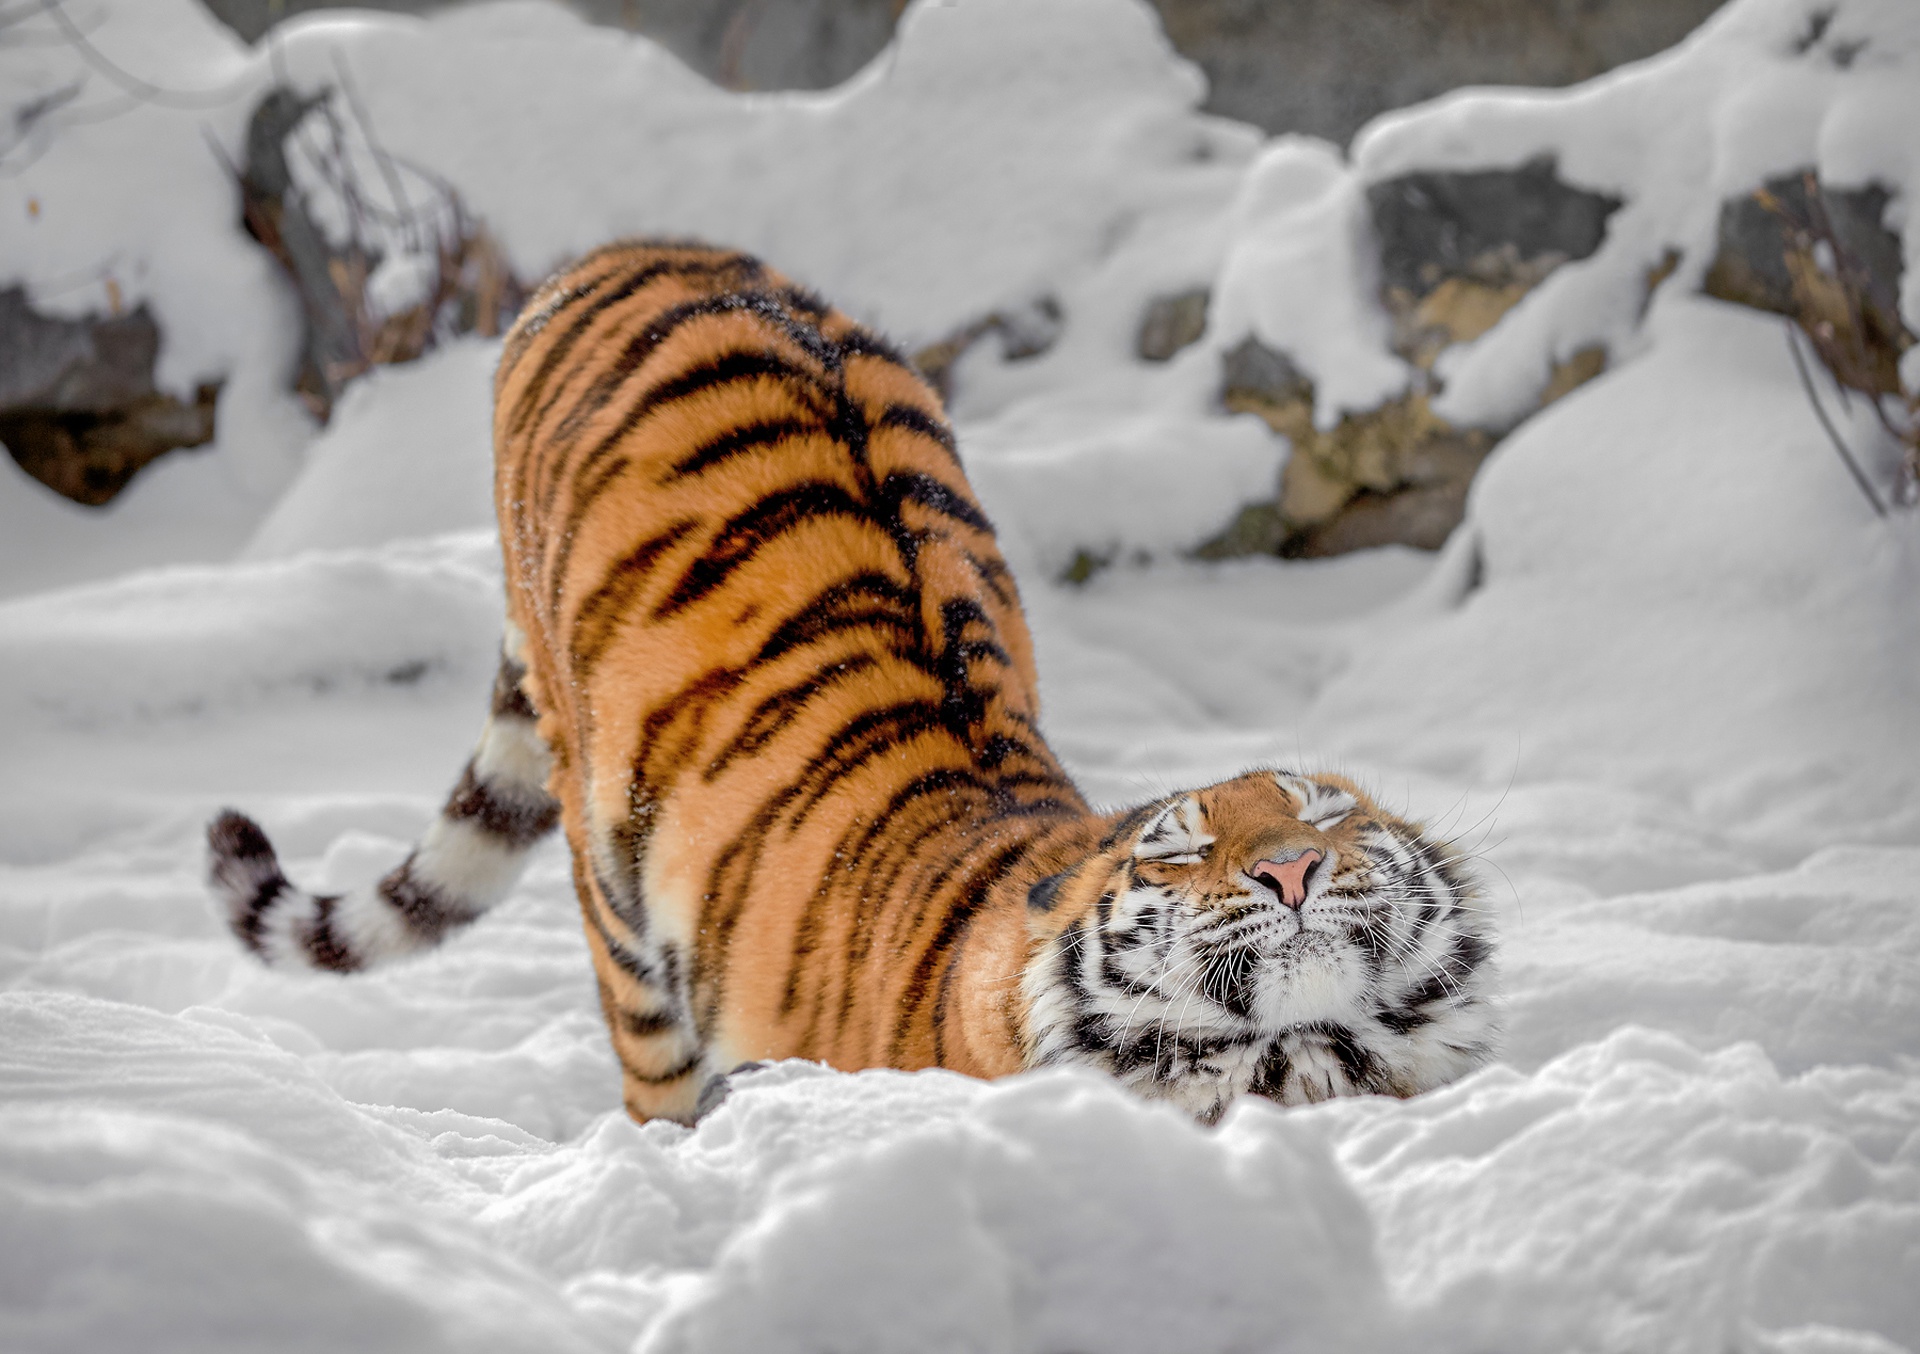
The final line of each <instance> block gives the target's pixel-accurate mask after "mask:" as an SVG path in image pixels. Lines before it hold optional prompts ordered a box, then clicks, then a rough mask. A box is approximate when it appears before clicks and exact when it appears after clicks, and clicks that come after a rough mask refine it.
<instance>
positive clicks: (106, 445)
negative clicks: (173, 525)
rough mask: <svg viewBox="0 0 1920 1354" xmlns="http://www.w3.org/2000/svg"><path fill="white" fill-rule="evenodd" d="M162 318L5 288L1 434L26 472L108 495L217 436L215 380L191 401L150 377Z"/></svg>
mask: <svg viewBox="0 0 1920 1354" xmlns="http://www.w3.org/2000/svg"><path fill="white" fill-rule="evenodd" d="M159 353H160V327H159V325H158V324H157V323H155V321H154V318H153V316H152V314H151V313H149V312H148V310H147V308H146V307H145V306H141V307H140V308H139V309H137V310H135V311H134V312H133V313H132V314H129V315H106V316H97V317H96V316H90V317H87V318H84V319H77V320H70V319H62V318H60V317H58V316H50V315H42V314H40V313H39V312H38V311H36V310H35V309H34V308H33V306H32V304H31V303H30V302H29V301H28V299H27V294H26V292H25V291H24V290H23V289H21V288H19V287H12V288H8V289H6V290H4V291H0V442H4V443H5V444H6V448H7V451H8V453H9V454H10V455H12V457H13V459H14V461H15V462H16V463H17V464H18V465H19V466H20V468H21V469H22V470H24V471H26V472H27V473H28V474H29V475H31V476H33V477H34V478H35V479H37V480H39V481H40V482H41V483H42V484H45V485H46V486H47V487H48V488H50V489H52V490H54V491H55V492H56V493H59V494H62V495H64V496H65V497H67V498H70V499H72V500H74V501H75V502H76V503H85V504H88V505H90V506H96V507H97V506H99V505H101V504H104V503H106V502H108V501H110V500H111V499H112V498H113V497H114V496H115V495H117V494H118V493H119V492H120V491H121V490H122V489H124V488H125V487H126V486H127V483H128V482H129V481H130V480H132V478H133V477H134V475H136V474H137V473H139V471H140V470H141V469H142V468H143V467H145V466H147V465H149V464H151V463H152V462H153V461H154V460H156V459H157V458H158V457H160V456H162V455H164V454H166V453H167V452H169V451H172V450H174V449H176V448H179V447H193V446H200V445H201V444H203V443H206V442H209V441H211V440H212V439H213V432H214V406H215V402H216V401H217V399H218V394H219V392H218V388H217V387H215V386H205V387H202V388H201V389H200V390H199V391H198V392H196V395H195V398H194V400H193V402H192V403H187V402H184V401H182V400H178V399H175V398H174V397H173V396H170V395H167V394H164V393H162V392H161V391H159V390H158V389H156V388H155V386H154V380H153V368H154V361H155V359H156V358H157V357H158V356H159Z"/></svg>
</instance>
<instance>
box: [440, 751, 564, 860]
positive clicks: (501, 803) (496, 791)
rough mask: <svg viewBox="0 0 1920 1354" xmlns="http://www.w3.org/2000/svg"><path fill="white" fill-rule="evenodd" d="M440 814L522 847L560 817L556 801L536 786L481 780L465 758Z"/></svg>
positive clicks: (547, 831) (535, 839)
mask: <svg viewBox="0 0 1920 1354" xmlns="http://www.w3.org/2000/svg"><path fill="white" fill-rule="evenodd" d="M440 814H441V816H442V817H443V818H448V819H451V820H453V821H454V822H456V823H474V824H476V825H478V826H479V828H480V829H481V830H482V831H483V832H486V833H487V834H488V835H489V836H493V837H497V838H499V839H500V841H501V843H502V844H504V845H506V846H508V847H511V848H513V849H514V850H524V849H526V848H527V847H529V846H532V845H533V844H534V843H535V842H537V841H539V840H540V839H541V838H542V837H544V836H546V835H547V834H548V833H549V832H551V831H553V829H554V825H555V824H557V823H558V822H559V821H560V803H559V801H558V800H556V799H554V798H552V797H551V796H550V795H548V794H547V793H546V791H545V790H542V789H539V788H538V787H531V786H530V787H518V786H516V787H512V788H509V787H506V786H501V785H496V784H493V783H492V782H490V781H485V780H482V779H481V778H480V776H479V774H478V773H477V772H475V770H474V767H473V763H472V762H468V763H467V767H466V770H464V771H462V772H461V773H460V780H459V782H458V783H457V784H455V785H454V787H453V793H452V794H451V795H449V796H448V797H447V804H446V807H445V808H443V809H442V810H441V811H440Z"/></svg>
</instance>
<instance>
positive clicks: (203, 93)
mask: <svg viewBox="0 0 1920 1354" xmlns="http://www.w3.org/2000/svg"><path fill="white" fill-rule="evenodd" d="M40 8H41V10H42V11H43V12H44V13H45V14H46V15H47V16H48V17H49V18H51V19H52V20H53V22H54V25H55V26H56V27H57V28H59V30H60V34H61V36H62V37H63V38H65V39H66V43H67V45H68V46H69V47H71V48H73V50H74V51H76V52H78V53H79V54H80V59H81V60H83V61H85V62H86V63H87V64H88V65H89V66H91V67H93V69H94V70H96V71H98V72H99V73H100V74H101V75H103V76H105V77H106V78H107V80H108V82H109V83H111V84H113V85H116V86H118V87H119V88H120V89H122V90H124V91H125V92H126V93H128V94H131V95H133V96H134V97H135V98H137V99H139V100H141V101H142V102H145V103H152V104H158V105H160V106H161V107H162V108H181V109H190V110H196V109H206V108H218V107H219V106H220V105H221V104H223V103H229V102H231V101H232V100H233V97H234V95H235V94H236V93H237V92H238V91H237V89H236V88H235V87H234V86H231V85H230V86H228V87H227V88H225V89H221V90H179V89H164V88H162V87H161V86H159V85H156V84H154V83H153V82H152V81H150V80H142V79H141V78H140V77H139V76H137V75H135V74H133V73H132V72H130V71H127V70H123V69H122V68H121V67H120V66H118V65H116V64H115V63H114V62H113V61H112V60H111V59H110V58H109V57H108V56H107V55H106V54H105V53H104V52H102V51H101V50H100V49H99V48H98V47H95V46H94V45H93V43H92V42H91V41H89V40H88V38H87V35H86V34H85V33H82V32H81V31H80V29H79V26H78V25H77V24H75V23H74V21H73V20H72V19H71V18H70V17H69V16H68V14H67V12H66V10H64V9H62V8H61V7H60V0H40Z"/></svg>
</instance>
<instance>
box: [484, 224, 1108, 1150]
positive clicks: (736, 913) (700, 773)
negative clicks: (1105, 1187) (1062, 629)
mask: <svg viewBox="0 0 1920 1354" xmlns="http://www.w3.org/2000/svg"><path fill="white" fill-rule="evenodd" d="M587 354H592V355H594V356H593V357H592V360H583V358H584V356H585V355H587ZM496 395H497V399H496V426H495V441H496V463H497V470H496V474H497V481H496V489H497V501H498V505H499V511H500V530H501V538H502V541H503V543H504V545H505V553H506V559H507V571H508V599H509V600H508V605H509V612H510V617H511V619H512V621H513V622H514V623H515V624H517V625H518V626H519V627H520V629H521V631H522V632H523V633H524V634H525V636H526V640H527V643H526V655H527V665H528V668H529V678H528V682H527V686H528V693H529V695H530V696H531V698H532V701H533V704H534V706H535V707H536V708H537V709H538V710H539V711H540V722H539V730H540V733H541V734H542V735H543V737H544V739H545V741H546V742H547V744H548V745H549V746H550V747H551V748H552V749H553V751H554V756H555V759H556V767H555V771H554V774H553V779H552V782H551V784H552V786H553V789H554V792H555V794H556V795H557V797H558V799H559V801H560V805H561V814H562V823H563V825H564V827H565V829H566V833H567V838H568V842H569V844H570V845H571V847H572V849H573V854H574V860H575V869H576V875H577V882H578V885H579V892H580V898H581V906H582V908H583V909H584V911H585V913H586V921H587V932H588V936H589V941H590V944H591V947H592V951H593V958H594V962H595V965H596V967H597V969H598V971H599V977H600V983H601V992H602V1000H603V1003H604V1005H605V1007H606V1010H607V1015H608V1021H609V1024H610V1026H611V1027H612V1029H613V1031H614V1040H615V1044H616V1047H617V1049H618V1051H619V1053H620V1057H621V1061H622V1063H623V1065H624V1066H625V1068H626V1069H627V1098H628V1102H629V1104H630V1105H631V1106H632V1107H633V1108H634V1109H635V1110H636V1111H637V1112H640V1113H643V1114H658V1113H668V1114H675V1115H679V1116H682V1117H684V1116H685V1115H686V1114H687V1113H688V1112H689V1111H690V1109H691V1108H692V1100H691V1097H697V1094H698V1091H699V1088H700V1086H701V1084H703V1083H704V1081H705V1080H706V1079H707V1078H710V1077H712V1076H714V1075H716V1074H718V1073H724V1072H725V1071H726V1070H727V1069H728V1068H730V1067H731V1066H733V1065H735V1064H737V1063H739V1062H742V1061H747V1060H752V1059H760V1058H776V1057H787V1056H800V1057H808V1058H817V1059H822V1060H825V1061H828V1062H831V1063H833V1064H834V1065H836V1066H839V1067H842V1068H858V1067H865V1066H882V1065H884V1066H895V1067H916V1066H929V1065H945V1066H950V1067H955V1068H957V1069H959V1070H962V1071H969V1072H974V1073H976V1074H979V1075H997V1074H1000V1073H1004V1072H1011V1071H1015V1070H1018V1068H1019V1067H1020V1066H1021V1060H1022V1053H1023V1050H1022V1044H1021V1035H1020V1030H1019V1024H1018V1018H1017V1013H1016V1012H1015V1011H1014V1009H1013V1007H1012V1003H1013V1002H1014V1001H1015V1000H1016V999H1017V997H1018V992H1017V988H1018V974H1019V972H1020V970H1021V967H1022V965H1023V963H1024V962H1025V959H1026V955H1027V947H1028V938H1027V935H1026V930H1025V922H1024V917H1023V916H1022V913H1021V910H1020V909H1019V908H1018V907H1017V906H1013V907H1008V906H1005V905H1004V900H1002V899H1000V898H999V897H998V894H1000V893H1004V892H1005V889H1004V888H999V889H996V885H1003V884H1004V876H1005V875H1006V874H1007V872H1008V866H1009V864H1010V863H1012V862H1013V861H1014V860H1015V859H1016V858H1024V857H1025V856H1026V855H1027V854H1028V853H1029V852H1030V850H1031V848H1032V847H1033V846H1034V845H1035V838H1036V837H1038V836H1045V835H1051V834H1050V832H1049V830H1050V829H1051V832H1052V833H1058V832H1060V831H1061V830H1062V829H1068V828H1070V827H1072V826H1074V825H1080V824H1083V823H1084V822H1085V820H1086V818H1087V809H1086V806H1085V804H1084V803H1083V802H1082V800H1081V798H1080V796H1079V794H1078V792H1077V791H1076V790H1075V789H1074V787H1073V785H1072V783H1071V782H1070V781H1069V780H1068V779H1067V777H1066V776H1065V774H1064V773H1063V772H1062V771H1061V769H1060V767H1059V765H1058V764H1057V763H1056V761H1055V760H1054V758H1053V756H1052V754H1051V753H1050V752H1049V751H1048V749H1047V747H1046V745H1045V743H1044V742H1043V741H1042V740H1041V739H1040V738H1039V736H1038V733H1037V730H1036V726H1035V719H1036V714H1037V710H1038V697H1037V691H1036V683H1035V676H1034V668H1033V658H1032V646H1031V640H1030V638H1029V635H1028V632H1027V629H1026V624H1025V621H1024V619H1023V618H1022V615H1021V611H1020V606H1019V600H1018V597H1017V594H1016V592H1015V588H1014V583H1013V579H1012V577H1011V575H1010V574H1009V573H1008V571H1007V568H1006V565H1005V564H1004V562H1003V561H1002V560H1001V557H1000V554H999V551H998V549H997V547H996V545H995V543H994V538H993V533H992V529H991V527H990V526H989V525H988V523H987V520H986V518H985V516H984V515H983V514H982V513H981V511H980V509H979V506H978V504H977V503H976V502H975V500H974V498H973V496H972V493H971V491H970V489H969V487H968V485H967V482H966V479H965V478H964V476H963V475H962V474H961V472H960V469H959V464H958V461H957V459H956V456H955V453H954V445H953V438H952V434H951V432H950V431H949V429H948V427H947V424H946V421H945V418H944V416H943V414H942V412H941V409H940V405H939V402H938V399H937V397H935V396H934V394H933V393H932V392H931V391H930V390H929V389H928V388H927V386H926V385H925V384H924V382H922V381H921V380H920V379H919V377H918V376H917V375H916V374H915V373H914V372H913V371H912V370H911V369H910V368H908V367H907V366H906V364H905V363H904V362H903V361H902V360H901V359H900V358H899V357H898V355H896V354H895V353H894V352H893V351H892V350H891V349H890V348H888V347H887V346H886V345H885V344H884V343H882V342H881V341H879V340H878V339H876V338H875V337H874V336H873V335H872V334H870V333H869V332H868V331H866V330H865V329H863V328H861V327H860V326H858V325H856V324H854V323H853V322H852V321H851V320H849V319H848V318H847V317H846V316H844V315H842V314H840V313H839V312H837V311H834V310H831V309H829V308H827V307H826V306H824V305H822V304H821V303H820V302H819V301H817V300H816V299H814V298H813V297H811V296H810V295H808V294H806V293H805V292H803V291H800V290H799V289H797V288H795V287H793V286H792V285H791V284H789V283H788V282H787V281H786V280H785V279H784V278H782V277H780V276H779V275H778V274H777V273H773V272H771V271H769V270H766V269H764V268H763V267H761V266H760V265H759V264H758V263H756V262H755V261H753V260H751V259H748V258H745V257H743V256H740V255H737V254H730V253H724V252H721V251H716V250H711V249H706V248H703V247H695V246H686V247H676V246H654V245H646V244H635V245H625V246H617V247H614V248H610V249H607V250H603V251H601V252H599V253H597V254H595V255H593V256H591V257H589V258H588V259H586V260H584V261H583V262H582V263H581V264H579V265H578V266H576V267H575V268H574V269H573V270H572V271H570V272H569V273H567V274H565V275H563V276H562V277H560V278H558V279H556V280H555V281H554V282H553V283H551V284H550V285H549V286H548V287H547V288H546V289H545V290H544V291H543V292H542V293H541V294H540V295H539V296H537V297H536V298H535V299H534V301H533V302H532V303H531V304H530V306H529V307H528V310H527V311H526V313H525V315H524V317H523V318H522V320H521V321H520V323H519V324H518V325H517V326H516V328H515V329H514V331H513V333H512V334H511V335H510V337H509V339H508V341H507V345H506V349H505V355H504V357H503V359H502V361H501V364H500V371H499V377H498V384H497V391H496ZM983 829H984V830H983ZM1074 835H1080V834H1074ZM1022 873H1023V874H1024V873H1027V871H1022ZM990 895H994V896H991V897H990ZM994 903H999V904H1002V905H999V906H990V905H989V904H994ZM970 969H971V970H975V972H969V970H970ZM982 974H997V975H998V976H997V977H991V976H990V977H988V978H987V980H985V981H981V980H980V977H981V975H982ZM957 994H965V999H964V1001H963V1002H962V1003H959V1004H956V1001H955V997H956V995H957ZM963 1006H964V1007H966V1009H963Z"/></svg>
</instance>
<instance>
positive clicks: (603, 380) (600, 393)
mask: <svg viewBox="0 0 1920 1354" xmlns="http://www.w3.org/2000/svg"><path fill="white" fill-rule="evenodd" d="M764 296H765V294H764V293H753V292H740V291H731V290H729V291H723V292H719V293H718V294H715V295H709V296H698V297H695V298H694V299H692V300H690V301H682V302H680V303H679V304H677V305H672V306H668V307H667V308H666V309H665V310H662V311H661V312H660V313H659V314H657V315H655V316H654V317H653V318H652V319H651V320H650V321H648V322H647V325H646V327H645V328H643V329H641V330H640V332H639V333H637V334H635V335H634V336H633V337H632V338H630V339H628V340H627V342H626V344H625V346H623V347H622V348H621V349H620V351H619V353H617V354H616V355H615V356H614V358H613V360H612V361H609V362H604V363H602V364H601V365H600V369H599V371H598V372H597V374H596V375H595V376H594V378H593V383H592V384H591V385H589V386H588V387H587V388H586V390H585V391H584V392H582V393H581V395H580V398H579V399H577V400H575V401H574V403H573V406H572V407H571V408H570V409H568V410H567V415H566V417H565V418H563V419H561V420H560V422H559V424H558V425H556V426H555V428H554V430H553V435H552V440H555V441H561V442H564V441H567V440H568V439H570V438H572V437H575V436H577V435H578V434H579V432H580V430H581V429H582V428H584V427H586V425H587V424H588V423H590V422H591V421H592V420H593V416H594V415H595V414H597V413H599V412H600V411H601V410H602V409H604V408H606V407H607V405H608V403H609V402H611V401H612V399H613V397H614V396H615V395H617V394H619V393H620V391H621V390H622V389H624V388H625V387H626V385H627V383H628V382H629V381H631V380H632V379H633V376H634V373H635V372H637V371H639V370H640V368H641V367H643V366H644V365H646V361H647V359H648V358H650V357H652V356H653V355H654V354H655V353H656V352H658V351H659V350H660V348H661V345H663V344H664V343H666V341H667V340H668V339H670V338H672V337H673V336H674V335H675V334H676V333H678V332H679V331H680V330H681V329H683V328H685V327H686V326H687V325H689V324H692V323H693V322H694V321H696V320H703V319H708V318H711V317H712V316H715V315H737V314H740V313H741V312H743V311H745V312H753V311H756V310H762V309H763V307H762V305H760V304H759V303H760V302H761V301H762V299H763V298H764Z"/></svg>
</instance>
